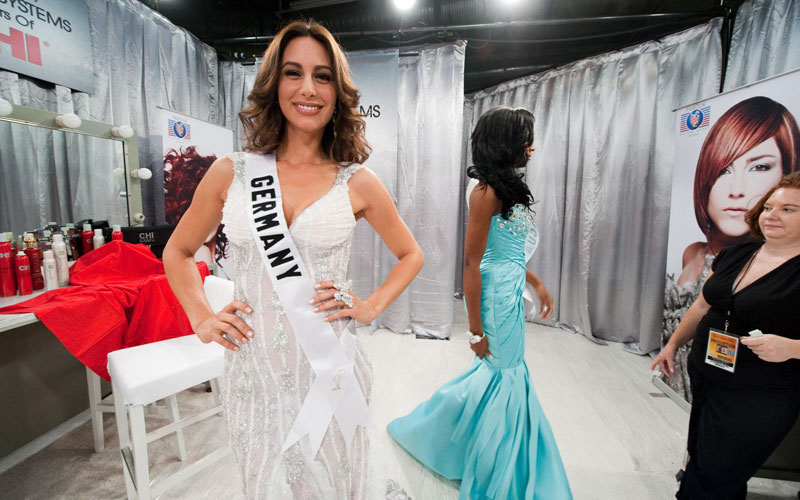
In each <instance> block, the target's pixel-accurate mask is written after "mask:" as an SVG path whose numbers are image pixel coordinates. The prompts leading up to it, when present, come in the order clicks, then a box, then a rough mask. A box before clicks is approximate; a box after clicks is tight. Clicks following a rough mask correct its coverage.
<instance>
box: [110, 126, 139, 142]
mask: <svg viewBox="0 0 800 500" xmlns="http://www.w3.org/2000/svg"><path fill="white" fill-rule="evenodd" d="M135 133H136V132H135V131H134V130H133V128H132V127H131V126H130V125H120V126H118V127H111V135H113V136H114V137H119V138H121V139H129V138H131V137H133V134H135Z"/></svg>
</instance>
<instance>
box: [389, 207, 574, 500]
mask: <svg viewBox="0 0 800 500" xmlns="http://www.w3.org/2000/svg"><path fill="white" fill-rule="evenodd" d="M536 235H537V233H536V227H535V225H534V223H533V219H532V216H531V214H530V212H529V211H528V210H527V209H525V208H524V207H523V206H522V205H517V206H515V207H513V214H512V216H511V217H510V219H508V220H506V219H503V218H502V217H501V216H500V215H495V216H493V217H492V221H491V225H490V228H489V235H488V240H487V244H486V251H485V253H484V256H483V259H482V261H481V265H480V268H481V278H482V283H483V289H482V294H481V318H482V321H483V328H484V333H485V334H486V335H487V336H488V337H489V349H490V351H491V353H492V357H491V358H489V357H484V359H478V358H477V357H476V358H475V360H474V362H473V364H472V366H471V367H470V368H469V369H468V370H467V371H466V372H465V373H463V374H462V375H460V376H458V377H456V378H455V379H453V380H451V381H450V382H448V383H447V384H445V385H444V386H442V387H441V388H440V389H439V390H438V391H436V393H434V395H433V396H432V397H431V398H430V399H429V400H427V401H425V402H423V403H422V404H420V405H419V406H418V407H417V408H416V409H415V410H414V411H413V412H411V413H410V414H409V415H407V416H405V417H401V418H398V419H397V420H394V421H392V422H391V423H390V424H389V426H388V431H389V434H390V435H391V436H392V437H393V438H394V439H395V440H396V441H397V442H398V443H399V444H400V445H401V446H402V447H403V448H405V449H406V451H408V452H409V453H410V454H411V455H413V456H414V457H415V458H416V459H417V460H419V461H420V462H422V464H424V465H425V466H427V467H429V468H430V469H433V470H434V471H435V472H437V473H439V474H441V475H442V476H444V477H446V478H448V479H451V480H460V481H461V486H460V489H459V499H460V500H467V499H471V500H478V499H480V500H485V499H493V500H522V499H525V500H534V499H535V500H540V499H541V500H564V499H571V498H572V494H571V492H570V488H569V483H568V481H567V476H566V473H565V471H564V467H563V465H562V462H561V456H560V454H559V452H558V447H557V446H556V442H555V439H554V437H553V433H552V431H551V430H550V424H549V423H548V422H547V419H546V418H545V415H544V412H543V411H542V407H541V406H540V405H539V400H538V399H537V397H536V392H535V391H534V389H533V384H532V381H531V377H530V373H529V371H528V366H527V364H526V363H525V360H524V358H523V355H524V352H525V324H524V322H525V309H524V305H523V291H524V288H525V261H526V258H525V246H526V240H527V242H528V243H529V244H530V242H531V237H532V238H533V239H534V242H533V245H534V246H535V238H536ZM465 348H466V347H465Z"/></svg>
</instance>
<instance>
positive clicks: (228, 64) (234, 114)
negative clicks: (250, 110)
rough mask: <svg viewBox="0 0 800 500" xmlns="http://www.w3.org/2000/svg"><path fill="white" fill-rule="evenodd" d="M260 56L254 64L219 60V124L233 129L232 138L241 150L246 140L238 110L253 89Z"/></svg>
mask: <svg viewBox="0 0 800 500" xmlns="http://www.w3.org/2000/svg"><path fill="white" fill-rule="evenodd" d="M260 66H261V58H259V59H257V60H256V62H255V64H252V65H243V64H241V63H238V62H233V61H220V62H219V107H220V109H219V116H220V119H221V123H220V124H221V125H222V126H223V127H225V128H229V129H231V130H233V136H234V140H235V141H236V144H237V145H238V147H237V149H236V150H237V151H241V150H242V149H243V148H244V146H245V144H247V141H246V140H245V138H244V131H243V130H242V122H241V120H239V111H241V110H242V108H244V107H245V106H247V96H248V95H249V94H250V91H251V90H253V83H254V82H255V81H256V74H257V73H258V68H259V67H260Z"/></svg>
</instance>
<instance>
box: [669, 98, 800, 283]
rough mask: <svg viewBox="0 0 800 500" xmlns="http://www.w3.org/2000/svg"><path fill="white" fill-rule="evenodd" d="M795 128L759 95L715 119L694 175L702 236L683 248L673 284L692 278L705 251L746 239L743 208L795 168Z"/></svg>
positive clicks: (798, 153)
mask: <svg viewBox="0 0 800 500" xmlns="http://www.w3.org/2000/svg"><path fill="white" fill-rule="evenodd" d="M799 158H800V130H798V126H797V121H796V120H795V118H794V116H792V114H791V113H790V112H789V110H788V109H786V107H785V106H783V105H782V104H780V103H778V102H776V101H773V100H772V99H770V98H768V97H764V96H756V97H751V98H749V99H745V100H743V101H741V102H739V103H737V104H735V105H734V106H733V107H731V108H730V109H729V110H728V111H726V112H725V113H724V114H723V115H722V116H720V118H719V120H717V121H716V123H714V125H713V126H712V127H711V130H710V131H709V133H708V136H706V139H705V142H704V143H703V147H702V149H701V150H700V155H699V157H698V158H697V170H696V172H695V178H694V212H695V217H696V218H697V224H698V225H699V227H700V230H701V231H702V232H703V234H705V235H706V239H707V240H706V241H698V242H695V243H692V244H691V245H689V246H688V247H687V248H686V250H684V252H683V267H682V268H683V270H682V272H681V275H680V277H679V278H678V285H684V284H686V283H690V282H693V281H695V280H696V279H697V277H698V275H699V274H700V273H701V271H702V269H703V265H704V262H705V256H706V254H711V255H716V254H718V253H719V251H720V250H721V249H722V248H723V247H726V246H728V245H732V244H735V243H740V242H743V241H747V240H748V239H750V238H751V237H750V234H749V229H748V227H747V223H746V222H745V220H744V214H745V213H747V211H748V210H749V209H751V208H752V207H753V205H754V204H755V202H756V201H758V200H759V199H760V198H761V197H762V196H763V195H764V193H766V192H767V191H769V190H770V188H772V187H773V186H775V185H776V184H777V183H778V181H779V180H780V179H781V177H782V176H784V175H786V174H789V173H791V172H795V171H797V170H798V161H800V160H798V159H799Z"/></svg>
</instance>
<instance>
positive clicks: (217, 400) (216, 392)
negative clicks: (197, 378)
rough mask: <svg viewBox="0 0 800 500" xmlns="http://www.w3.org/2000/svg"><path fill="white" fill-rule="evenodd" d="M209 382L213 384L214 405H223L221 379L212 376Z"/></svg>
mask: <svg viewBox="0 0 800 500" xmlns="http://www.w3.org/2000/svg"><path fill="white" fill-rule="evenodd" d="M208 383H209V384H210V385H211V394H213V395H214V405H215V406H219V405H221V404H222V399H221V398H220V395H221V394H222V393H221V392H219V379H218V378H212V379H211V380H209V381H208Z"/></svg>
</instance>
